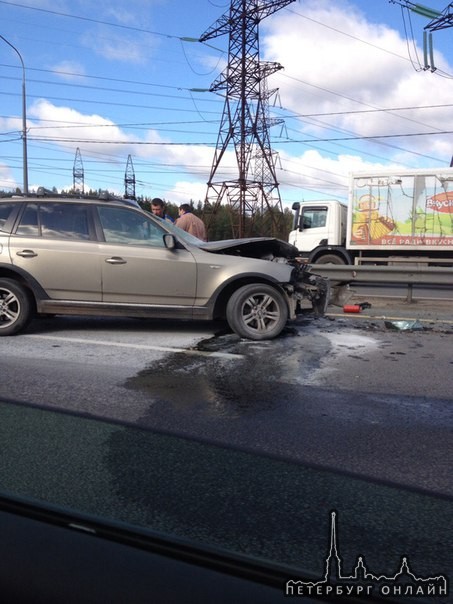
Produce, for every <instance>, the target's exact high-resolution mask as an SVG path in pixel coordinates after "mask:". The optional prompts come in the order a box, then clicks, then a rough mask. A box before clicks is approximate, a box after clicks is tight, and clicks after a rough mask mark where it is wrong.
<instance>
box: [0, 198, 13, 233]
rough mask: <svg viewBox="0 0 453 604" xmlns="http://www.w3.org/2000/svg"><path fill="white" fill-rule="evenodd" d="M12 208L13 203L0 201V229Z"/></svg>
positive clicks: (2, 227) (0, 229)
mask: <svg viewBox="0 0 453 604" xmlns="http://www.w3.org/2000/svg"><path fill="white" fill-rule="evenodd" d="M13 208H14V204H12V203H0V231H3V229H4V226H5V224H6V221H7V220H8V218H9V215H10V214H11V211H12V209H13Z"/></svg>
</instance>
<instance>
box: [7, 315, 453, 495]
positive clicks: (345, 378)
mask: <svg viewBox="0 0 453 604" xmlns="http://www.w3.org/2000/svg"><path fill="white" fill-rule="evenodd" d="M435 325H436V324H435V323H425V324H424V329H422V330H420V331H407V332H402V331H394V330H392V329H388V328H386V327H385V325H384V321H383V319H375V318H373V317H371V318H369V319H363V318H362V317H361V316H360V317H354V318H350V317H348V318H342V317H341V316H336V317H331V318H324V319H320V320H314V319H312V318H304V319H302V320H300V321H299V323H298V324H297V325H296V326H295V327H292V328H290V329H288V330H287V331H286V333H285V334H284V336H283V337H281V338H279V339H277V340H274V341H268V342H261V343H256V342H250V341H241V340H239V339H238V338H236V336H232V335H231V334H225V335H220V337H218V336H217V337H214V334H215V333H216V329H218V328H219V327H218V326H213V325H212V324H201V325H200V324H197V325H191V324H187V323H181V324H178V325H170V324H167V325H165V324H162V323H156V322H152V321H149V322H140V321H135V320H110V319H103V320H96V319H84V318H58V319H56V320H40V321H37V322H35V323H34V324H33V326H32V328H31V329H30V330H29V332H28V333H26V334H23V335H19V336H15V337H11V338H1V339H0V358H1V372H2V380H1V383H0V396H1V397H3V398H7V399H10V400H16V401H21V402H27V403H31V404H34V405H40V406H44V407H48V408H53V409H64V410H67V411H71V412H75V413H78V414H84V415H85V414H86V415H88V416H93V417H100V418H104V419H108V420H114V421H119V422H122V423H126V424H131V425H134V426H138V427H141V428H146V429H153V430H160V431H168V432H170V433H175V434H180V435H185V436H190V437H195V438H197V439H202V440H207V441H212V442H216V443H220V444H225V445H228V446H234V447H238V448H241V449H244V450H253V451H259V452H261V453H266V454H271V455H276V456H279V457H283V458H285V459H290V460H297V461H301V462H304V463H310V464H316V465H318V466H322V467H327V468H332V469H336V470H341V471H346V472H351V473H353V474H355V475H358V476H364V477H370V478H373V479H379V480H385V481H390V482H391V483H395V484H403V485H407V486H411V487H416V488H421V489H424V490H428V491H433V492H436V493H443V494H450V495H453V484H452V481H451V461H452V451H451V436H452V427H453V413H452V407H451V405H452V394H451V393H452V378H451V375H452V372H451V369H452V362H453V359H452V355H451V341H452V332H451V331H450V326H449V325H448V324H443V325H442V329H440V330H438V329H437V328H435ZM217 333H218V332H217Z"/></svg>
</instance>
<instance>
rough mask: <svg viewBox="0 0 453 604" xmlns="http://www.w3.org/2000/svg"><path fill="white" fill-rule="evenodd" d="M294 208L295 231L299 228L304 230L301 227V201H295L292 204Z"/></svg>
mask: <svg viewBox="0 0 453 604" xmlns="http://www.w3.org/2000/svg"><path fill="white" fill-rule="evenodd" d="M292 209H293V210H294V216H293V231H295V230H296V229H297V228H298V229H299V230H302V229H301V228H300V225H299V216H300V203H299V202H298V201H295V202H294V203H293V205H292Z"/></svg>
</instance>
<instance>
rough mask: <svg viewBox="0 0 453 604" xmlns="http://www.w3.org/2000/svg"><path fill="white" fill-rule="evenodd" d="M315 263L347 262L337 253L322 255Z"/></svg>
mask: <svg viewBox="0 0 453 604" xmlns="http://www.w3.org/2000/svg"><path fill="white" fill-rule="evenodd" d="M315 264H346V262H345V261H344V260H343V258H341V257H340V256H337V255H336V254H325V255H324V256H320V257H319V258H318V259H317V260H316V262H315Z"/></svg>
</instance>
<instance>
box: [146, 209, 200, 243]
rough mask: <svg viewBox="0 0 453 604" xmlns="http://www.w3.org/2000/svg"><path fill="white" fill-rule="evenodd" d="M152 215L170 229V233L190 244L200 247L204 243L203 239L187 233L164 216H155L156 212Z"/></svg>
mask: <svg viewBox="0 0 453 604" xmlns="http://www.w3.org/2000/svg"><path fill="white" fill-rule="evenodd" d="M147 214H149V212H147ZM151 215H152V217H153V219H154V220H158V221H159V222H160V223H161V224H162V225H163V226H164V227H165V228H166V229H167V230H168V231H170V233H173V235H175V237H177V238H178V239H181V240H182V241H184V242H185V243H189V244H190V245H196V246H197V247H200V245H201V244H202V243H204V242H203V241H202V240H201V239H198V237H194V236H193V235H191V234H190V233H187V231H183V230H182V229H180V228H179V227H178V226H176V225H175V224H174V223H172V222H169V221H168V220H165V219H164V218H160V217H159V216H155V215H154V214H151Z"/></svg>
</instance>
